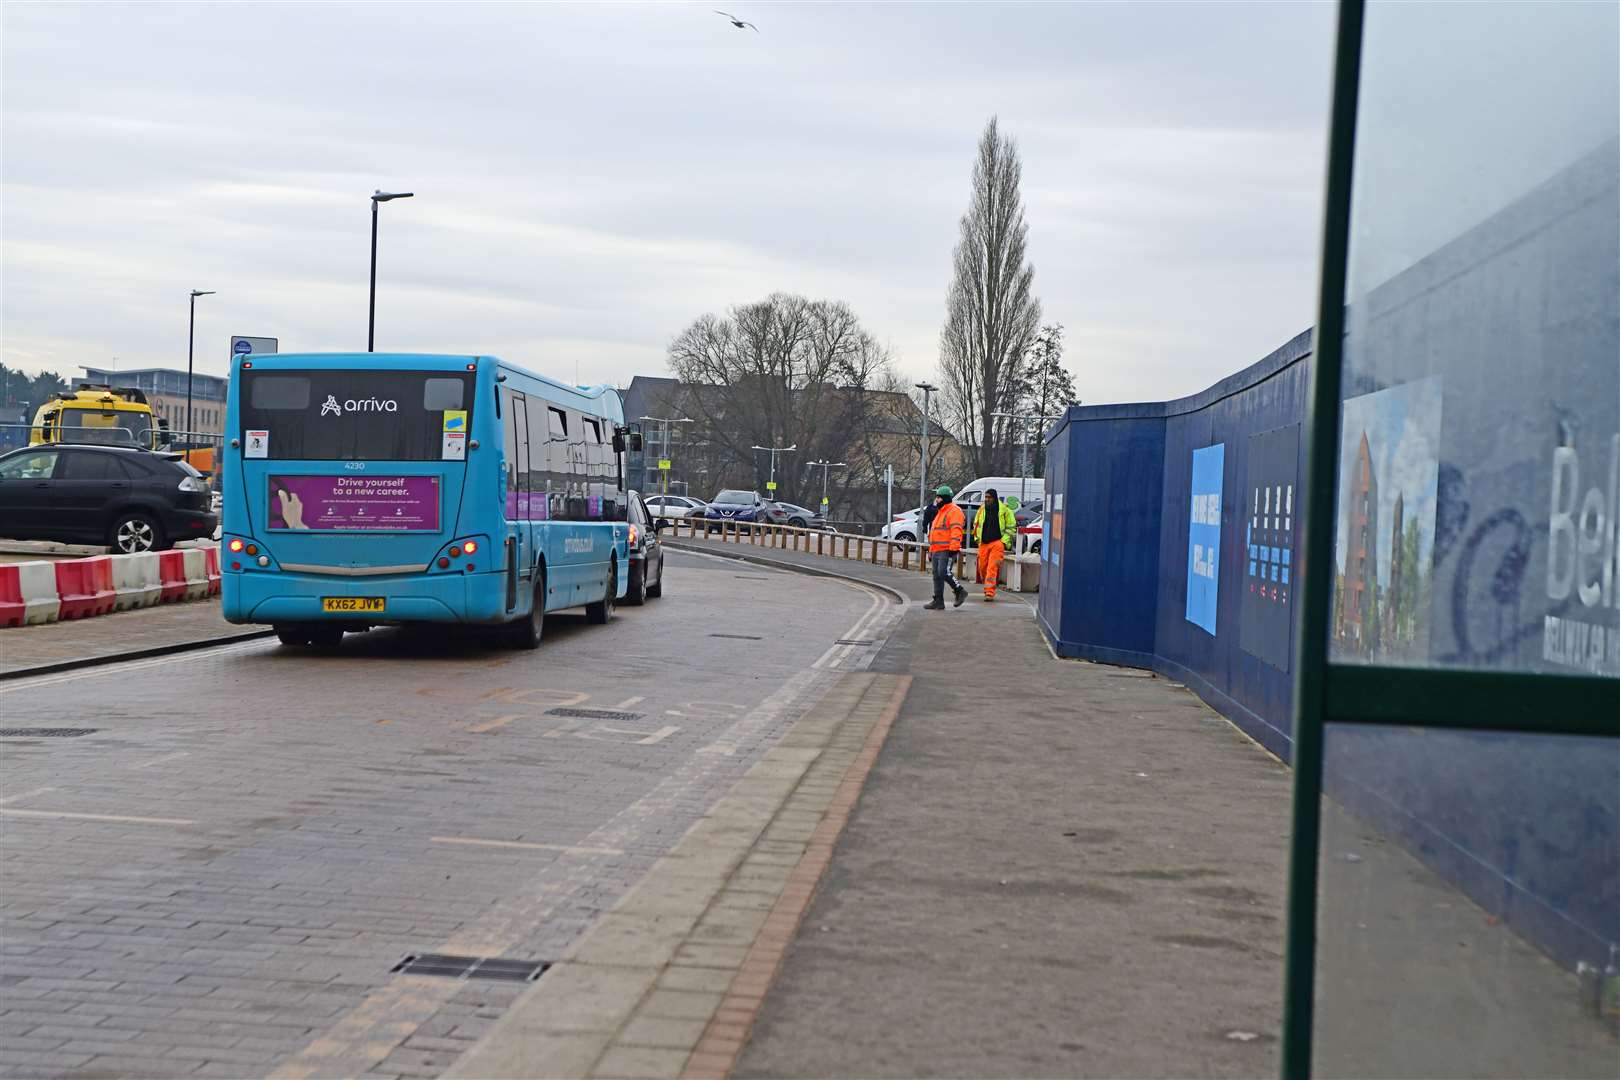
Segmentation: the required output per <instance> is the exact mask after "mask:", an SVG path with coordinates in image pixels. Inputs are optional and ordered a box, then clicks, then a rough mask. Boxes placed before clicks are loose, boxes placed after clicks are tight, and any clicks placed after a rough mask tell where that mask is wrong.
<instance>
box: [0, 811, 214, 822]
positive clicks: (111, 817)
mask: <svg viewBox="0 0 1620 1080" xmlns="http://www.w3.org/2000/svg"><path fill="white" fill-rule="evenodd" d="M0 814H4V815H5V816H6V817H32V818H66V819H68V820H70V821H116V822H119V823H121V824H124V825H195V824H197V823H196V822H195V821H190V820H188V819H186V818H172V817H129V816H126V815H124V814H70V813H68V812H67V811H65V810H0Z"/></svg>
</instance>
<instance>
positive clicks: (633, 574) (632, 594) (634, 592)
mask: <svg viewBox="0 0 1620 1080" xmlns="http://www.w3.org/2000/svg"><path fill="white" fill-rule="evenodd" d="M624 602H625V603H627V604H629V605H630V606H631V607H640V606H641V605H642V604H645V603H646V602H647V564H646V562H643V563H642V564H641V569H639V570H637V569H636V564H635V563H633V562H632V563H631V564H630V590H629V591H628V592H626V593H625V594H624Z"/></svg>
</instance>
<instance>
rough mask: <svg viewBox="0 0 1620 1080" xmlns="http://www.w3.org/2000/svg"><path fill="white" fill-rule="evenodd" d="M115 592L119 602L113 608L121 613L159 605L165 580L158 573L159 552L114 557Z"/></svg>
mask: <svg viewBox="0 0 1620 1080" xmlns="http://www.w3.org/2000/svg"><path fill="white" fill-rule="evenodd" d="M113 591H114V592H116V593H117V594H118V600H117V602H116V603H115V604H114V605H113V606H114V607H115V608H116V609H117V610H119V611H128V610H129V609H130V608H138V607H148V606H150V605H152V604H155V603H157V602H158V598H159V596H160V595H161V594H162V592H163V578H162V577H161V575H160V574H159V573H158V556H157V552H155V551H147V552H143V553H142V554H140V555H116V556H114V557H113Z"/></svg>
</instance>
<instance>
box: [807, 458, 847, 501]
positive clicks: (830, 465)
mask: <svg viewBox="0 0 1620 1080" xmlns="http://www.w3.org/2000/svg"><path fill="white" fill-rule="evenodd" d="M845 464H846V462H842V461H812V462H811V463H810V467H811V468H812V469H820V470H821V512H822V513H823V514H825V513H826V512H827V511H828V509H829V507H828V505H827V474H828V473H829V472H831V471H832V470H833V469H841V468H843V467H844V466H845Z"/></svg>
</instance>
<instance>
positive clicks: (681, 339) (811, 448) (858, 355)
mask: <svg viewBox="0 0 1620 1080" xmlns="http://www.w3.org/2000/svg"><path fill="white" fill-rule="evenodd" d="M888 364H889V356H888V353H887V351H886V350H885V349H884V348H883V347H882V346H881V345H879V344H878V342H877V340H876V339H875V338H874V337H873V336H872V335H871V334H870V333H868V332H867V331H866V330H865V329H864V328H863V327H862V326H861V322H860V319H859V318H857V317H856V315H855V313H854V311H852V310H851V309H850V307H849V305H848V304H845V303H843V302H841V301H836V300H809V299H806V298H805V297H802V296H794V295H790V294H787V293H773V294H772V295H770V296H768V297H766V298H765V299H764V300H761V301H759V302H757V303H752V304H742V305H739V306H737V307H734V308H732V309H731V311H730V313H729V314H727V315H724V316H720V315H713V314H709V315H704V316H702V317H700V318H699V319H697V320H696V321H695V322H693V323H692V325H690V326H688V327H687V328H686V329H685V330H682V331H681V332H680V333H679V334H677V335H676V337H675V340H674V341H672V342H671V343H670V346H669V366H670V369H671V371H673V372H674V374H675V376H676V378H678V379H679V380H680V381H681V383H682V387H681V406H682V408H683V409H684V410H685V415H687V416H689V417H691V418H692V419H694V420H696V421H697V422H698V423H697V428H696V430H695V431H694V432H693V435H694V436H695V437H696V438H697V439H698V440H700V441H701V442H703V443H705V444H706V453H705V455H704V456H706V457H707V458H708V459H709V460H711V461H713V462H714V465H713V466H712V467H713V468H714V469H715V482H716V483H718V482H719V480H720V478H721V477H722V476H728V475H729V476H737V475H739V474H742V475H748V476H749V477H750V480H751V482H752V483H755V484H757V483H761V482H763V481H764V479H765V478H766V476H767V475H768V468H769V455H767V454H763V453H760V452H758V451H755V450H754V449H753V447H755V446H793V445H797V447H798V450H797V451H796V452H795V453H793V454H790V455H783V456H779V457H778V459H777V465H776V479H777V483H778V485H779V487H778V491H777V495H778V496H779V497H781V498H784V499H789V500H794V501H803V496H804V493H805V492H807V491H809V490H810V489H809V487H808V486H807V481H808V472H809V470H808V463H809V462H811V461H815V460H817V459H818V458H819V459H823V460H835V459H838V458H839V457H840V455H842V454H843V453H844V452H845V450H846V448H848V447H849V446H850V445H851V444H852V442H853V441H854V440H855V439H857V438H858V436H859V434H860V432H861V431H863V430H864V429H865V428H866V426H867V423H868V420H867V412H868V410H869V409H870V407H871V406H870V402H869V400H868V396H867V395H866V394H865V393H864V391H865V390H866V389H867V388H868V387H870V386H871V385H872V384H873V382H874V380H876V379H878V378H880V377H881V376H882V375H883V374H884V372H885V371H886V370H887V368H888ZM818 479H819V477H818ZM815 494H816V498H817V499H819V498H820V484H819V483H817V484H816V485H815Z"/></svg>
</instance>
